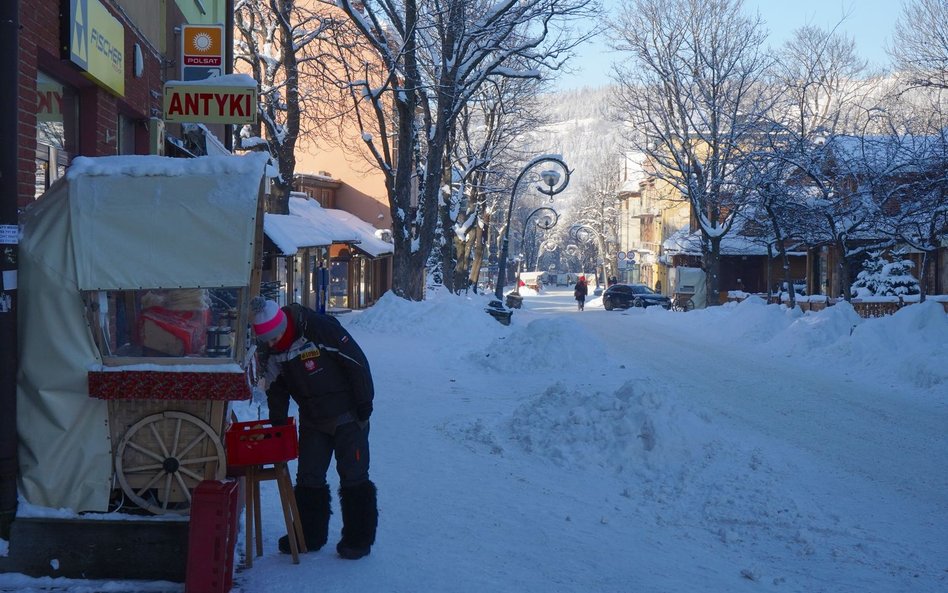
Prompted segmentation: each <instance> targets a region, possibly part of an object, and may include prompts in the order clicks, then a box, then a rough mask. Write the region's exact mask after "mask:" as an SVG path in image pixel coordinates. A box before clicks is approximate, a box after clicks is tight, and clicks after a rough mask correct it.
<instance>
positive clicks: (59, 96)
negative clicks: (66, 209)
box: [35, 72, 79, 197]
mask: <svg viewBox="0 0 948 593" xmlns="http://www.w3.org/2000/svg"><path fill="white" fill-rule="evenodd" d="M78 122H79V98H78V95H77V94H76V91H75V89H73V88H72V87H70V86H67V85H64V84H62V83H60V82H59V81H57V80H55V79H53V78H52V77H50V76H47V75H46V74H43V73H42V72H39V73H38V74H37V76H36V192H35V194H36V196H37V197H38V196H40V195H42V194H43V192H45V191H46V190H47V189H48V188H49V186H50V185H52V183H53V182H54V181H56V180H57V179H59V178H60V177H62V176H63V175H65V174H66V169H67V168H68V167H69V162H70V160H71V159H72V157H73V156H74V155H75V154H76V148H77V138H78V130H79V125H78Z"/></svg>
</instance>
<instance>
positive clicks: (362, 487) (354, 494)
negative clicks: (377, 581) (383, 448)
mask: <svg viewBox="0 0 948 593" xmlns="http://www.w3.org/2000/svg"><path fill="white" fill-rule="evenodd" d="M339 503H340V504H341V505H342V539H341V540H340V541H339V543H338V544H336V552H338V553H339V555H340V556H341V557H343V558H345V559H347V560H357V559H359V558H362V557H363V556H368V555H369V552H371V551H372V544H374V543H375V530H376V528H377V527H378V524H379V510H378V500H377V496H376V490H375V484H373V483H372V482H371V481H369V480H366V481H365V482H362V483H361V484H357V485H355V486H348V487H345V488H340V489H339Z"/></svg>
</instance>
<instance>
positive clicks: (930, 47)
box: [889, 0, 948, 89]
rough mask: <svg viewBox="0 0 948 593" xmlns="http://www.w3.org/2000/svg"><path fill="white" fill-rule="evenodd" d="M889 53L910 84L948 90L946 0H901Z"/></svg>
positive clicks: (947, 8) (947, 4) (947, 13)
mask: <svg viewBox="0 0 948 593" xmlns="http://www.w3.org/2000/svg"><path fill="white" fill-rule="evenodd" d="M889 54H890V55H891V56H892V59H893V61H894V63H895V67H896V69H897V70H899V71H900V72H901V73H902V74H903V75H905V76H906V77H907V80H908V84H909V85H910V86H913V87H930V88H940V89H948V2H946V0H908V1H907V2H905V3H904V4H903V6H902V13H901V14H900V15H899V19H898V20H897V21H896V22H895V33H894V34H893V39H892V45H891V47H890V48H889Z"/></svg>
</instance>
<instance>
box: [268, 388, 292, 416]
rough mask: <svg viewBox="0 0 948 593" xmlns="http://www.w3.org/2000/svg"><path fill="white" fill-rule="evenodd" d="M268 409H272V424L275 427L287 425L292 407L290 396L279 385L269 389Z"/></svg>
mask: <svg viewBox="0 0 948 593" xmlns="http://www.w3.org/2000/svg"><path fill="white" fill-rule="evenodd" d="M267 407H268V408H269V409H270V423H271V424H273V425H274V426H282V425H284V424H286V421H287V414H288V412H289V407H290V394H289V392H288V391H287V390H286V389H285V388H284V387H283V386H282V385H280V384H279V383H274V384H272V385H270V388H269V389H267Z"/></svg>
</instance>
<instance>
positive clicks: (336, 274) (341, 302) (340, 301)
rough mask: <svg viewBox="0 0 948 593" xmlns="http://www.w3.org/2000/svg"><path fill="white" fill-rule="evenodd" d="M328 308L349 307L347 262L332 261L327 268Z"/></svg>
mask: <svg viewBox="0 0 948 593" xmlns="http://www.w3.org/2000/svg"><path fill="white" fill-rule="evenodd" d="M329 306H330V307H334V308H338V309H346V308H348V307H349V260H343V261H334V262H332V265H331V266H330V268H329Z"/></svg>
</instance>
